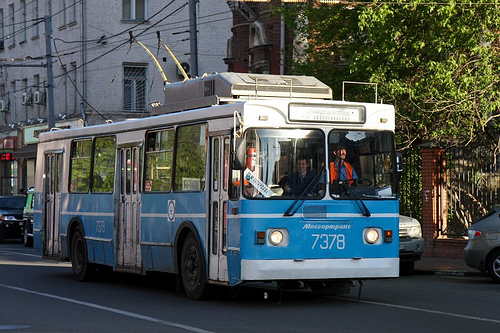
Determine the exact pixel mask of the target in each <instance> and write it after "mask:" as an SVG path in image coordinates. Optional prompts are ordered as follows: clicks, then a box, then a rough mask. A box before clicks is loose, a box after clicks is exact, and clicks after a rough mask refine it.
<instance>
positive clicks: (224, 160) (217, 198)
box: [209, 136, 230, 281]
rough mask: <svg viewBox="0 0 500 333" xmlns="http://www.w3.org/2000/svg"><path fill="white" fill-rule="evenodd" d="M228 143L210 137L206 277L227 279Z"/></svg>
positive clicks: (228, 141)
mask: <svg viewBox="0 0 500 333" xmlns="http://www.w3.org/2000/svg"><path fill="white" fill-rule="evenodd" d="M229 143H230V140H229V137H228V136H220V137H212V138H211V155H210V156H211V172H210V222H209V225H210V237H209V240H210V241H209V247H210V248H209V253H210V255H209V278H210V280H216V281H228V272H227V255H226V251H227V249H226V235H227V217H226V211H227V198H228V196H227V181H228V173H229V147H230V145H229Z"/></svg>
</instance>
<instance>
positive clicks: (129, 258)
mask: <svg viewBox="0 0 500 333" xmlns="http://www.w3.org/2000/svg"><path fill="white" fill-rule="evenodd" d="M141 152H142V148H141V147H140V146H139V145H137V146H132V147H121V148H119V149H118V154H119V155H118V156H119V161H120V169H119V170H120V176H119V177H118V180H119V191H118V193H117V195H119V200H118V205H119V209H118V222H117V224H118V225H117V228H116V233H117V235H116V236H117V239H116V242H117V253H116V266H117V268H130V269H141V268H142V261H141V245H140V242H141V235H140V233H141V223H140V218H141V217H140V215H141V195H140V191H139V186H140V181H139V177H140V169H141V158H140V156H141Z"/></svg>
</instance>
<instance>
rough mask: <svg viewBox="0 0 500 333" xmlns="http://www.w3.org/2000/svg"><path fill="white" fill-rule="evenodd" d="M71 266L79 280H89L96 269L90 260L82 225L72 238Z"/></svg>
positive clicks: (77, 228)
mask: <svg viewBox="0 0 500 333" xmlns="http://www.w3.org/2000/svg"><path fill="white" fill-rule="evenodd" d="M71 267H72V268H73V274H74V275H75V278H76V279H77V280H78V281H88V280H89V279H90V278H91V277H92V275H93V273H94V271H95V266H94V265H92V264H90V263H89V261H88V257H87V247H86V246H85V239H84V238H83V233H82V230H81V228H80V227H76V230H75V233H74V234H73V238H72V239H71Z"/></svg>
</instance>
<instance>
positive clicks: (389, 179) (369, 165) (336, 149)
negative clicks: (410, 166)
mask: <svg viewBox="0 0 500 333" xmlns="http://www.w3.org/2000/svg"><path fill="white" fill-rule="evenodd" d="M394 150H395V149H394V137H393V134H392V133H391V132H383V131H338V130H333V131H331V132H330V134H329V136H328V151H329V156H328V158H329V174H330V179H329V183H330V187H329V188H330V193H331V195H332V197H334V198H340V199H344V198H345V199H352V198H355V199H356V198H360V199H377V198H392V197H395V196H396V191H397V188H396V186H395V185H396V182H397V180H396V167H395V157H394V156H395V153H394Z"/></svg>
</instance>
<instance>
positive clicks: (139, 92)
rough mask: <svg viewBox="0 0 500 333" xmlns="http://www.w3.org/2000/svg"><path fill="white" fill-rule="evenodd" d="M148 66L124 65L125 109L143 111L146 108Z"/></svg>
mask: <svg viewBox="0 0 500 333" xmlns="http://www.w3.org/2000/svg"><path fill="white" fill-rule="evenodd" d="M146 70H147V67H146V66H125V67H123V110H125V111H133V112H141V111H144V110H145V109H146V83H147V79H146Z"/></svg>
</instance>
